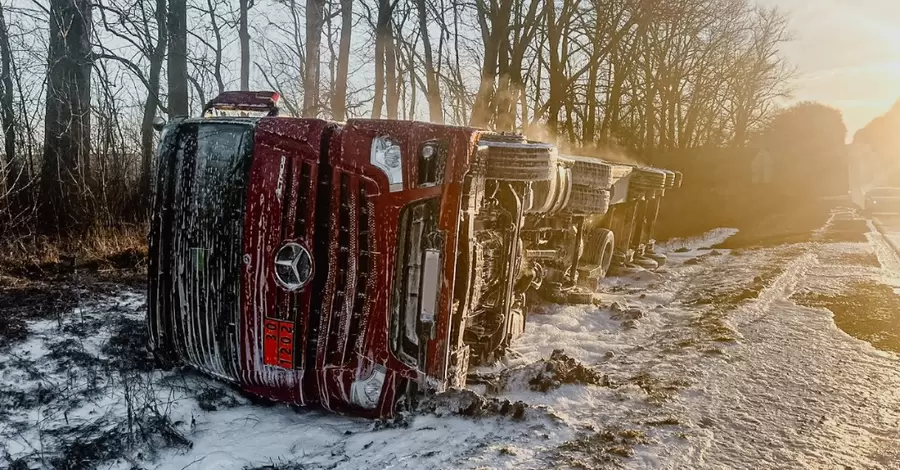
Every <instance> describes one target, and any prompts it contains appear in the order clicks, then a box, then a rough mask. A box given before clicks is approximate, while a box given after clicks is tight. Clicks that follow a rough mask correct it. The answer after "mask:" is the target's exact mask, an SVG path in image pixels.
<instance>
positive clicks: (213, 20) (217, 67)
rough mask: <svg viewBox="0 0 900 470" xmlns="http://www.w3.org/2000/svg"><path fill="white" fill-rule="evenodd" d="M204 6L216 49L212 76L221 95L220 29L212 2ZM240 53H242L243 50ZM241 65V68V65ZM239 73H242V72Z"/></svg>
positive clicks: (222, 85)
mask: <svg viewBox="0 0 900 470" xmlns="http://www.w3.org/2000/svg"><path fill="white" fill-rule="evenodd" d="M206 5H207V6H208V7H209V23H210V26H212V31H213V36H215V38H216V49H215V50H214V51H213V53H214V54H215V55H216V58H215V64H214V65H213V75H214V76H215V78H216V85H217V86H218V87H219V93H220V94H221V93H222V92H224V91H225V81H224V80H223V79H222V29H221V27H220V26H219V20H218V17H217V16H216V6H215V4H214V3H213V0H206ZM242 45H243V44H242ZM241 52H243V50H242V51H241ZM241 60H242V61H243V57H241ZM241 65H242V66H243V64H241ZM241 71H242V72H243V70H241ZM203 104H205V103H203Z"/></svg>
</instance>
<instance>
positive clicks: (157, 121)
mask: <svg viewBox="0 0 900 470" xmlns="http://www.w3.org/2000/svg"><path fill="white" fill-rule="evenodd" d="M164 127H166V120H165V119H163V118H161V117H159V116H156V117H155V118H153V129H155V130H156V132H162V130H163V128H164Z"/></svg>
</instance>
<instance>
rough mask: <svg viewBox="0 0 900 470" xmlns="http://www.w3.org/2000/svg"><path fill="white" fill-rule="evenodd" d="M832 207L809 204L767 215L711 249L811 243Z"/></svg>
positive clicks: (825, 204)
mask: <svg viewBox="0 0 900 470" xmlns="http://www.w3.org/2000/svg"><path fill="white" fill-rule="evenodd" d="M833 209H834V207H833V206H832V205H831V204H830V203H811V204H807V205H804V206H801V207H791V208H788V209H786V210H784V211H779V212H773V213H770V214H767V215H766V216H765V217H763V218H762V219H761V220H759V221H756V222H754V223H752V224H751V225H747V226H739V227H737V228H738V229H739V232H738V233H737V234H735V235H734V236H732V237H730V238H728V239H727V240H725V241H724V242H722V243H720V244H718V245H716V246H714V247H713V248H725V249H739V248H757V247H775V246H780V245H790V244H795V243H805V242H809V241H810V240H812V237H813V234H814V232H815V231H816V230H818V229H820V228H822V227H823V226H824V225H825V223H826V222H828V219H829V217H830V216H831V212H832V210H833Z"/></svg>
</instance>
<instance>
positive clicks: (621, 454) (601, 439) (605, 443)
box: [557, 428, 650, 469]
mask: <svg viewBox="0 0 900 470" xmlns="http://www.w3.org/2000/svg"><path fill="white" fill-rule="evenodd" d="M649 443H650V440H649V439H648V438H647V435H646V434H645V433H644V432H643V431H639V430H635V429H621V428H610V429H603V430H600V431H595V432H592V433H590V434H586V435H584V436H582V437H579V438H577V439H573V440H571V441H568V442H565V443H563V444H562V445H560V446H559V448H558V449H557V454H558V455H557V457H558V460H559V461H562V462H565V463H566V464H567V465H568V466H571V467H574V468H583V469H596V468H609V467H610V466H613V465H615V466H618V464H619V463H620V461H621V460H622V459H627V458H630V457H634V454H635V450H634V449H635V447H637V446H639V445H647V444H649Z"/></svg>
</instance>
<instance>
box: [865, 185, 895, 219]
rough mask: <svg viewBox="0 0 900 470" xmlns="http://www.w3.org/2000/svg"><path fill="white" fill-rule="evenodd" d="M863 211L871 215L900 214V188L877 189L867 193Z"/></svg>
mask: <svg viewBox="0 0 900 470" xmlns="http://www.w3.org/2000/svg"><path fill="white" fill-rule="evenodd" d="M863 209H864V210H865V211H866V212H867V213H870V214H874V213H891V214H898V213H900V188H875V189H872V190H870V191H869V192H867V193H866V201H865V205H864V207H863Z"/></svg>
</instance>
